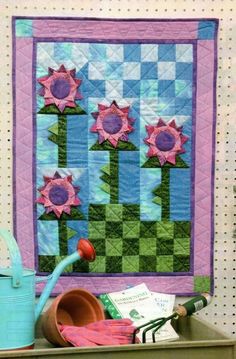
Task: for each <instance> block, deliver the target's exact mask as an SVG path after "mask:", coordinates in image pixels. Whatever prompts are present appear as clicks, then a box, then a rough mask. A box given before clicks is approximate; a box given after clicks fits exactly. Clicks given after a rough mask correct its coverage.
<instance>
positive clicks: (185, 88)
mask: <svg viewBox="0 0 236 359" xmlns="http://www.w3.org/2000/svg"><path fill="white" fill-rule="evenodd" d="M175 96H176V97H185V98H191V97H192V82H191V81H188V80H175Z"/></svg>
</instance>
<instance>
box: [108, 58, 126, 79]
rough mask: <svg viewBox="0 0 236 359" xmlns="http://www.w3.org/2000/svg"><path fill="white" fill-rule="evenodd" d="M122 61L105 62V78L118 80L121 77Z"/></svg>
mask: <svg viewBox="0 0 236 359" xmlns="http://www.w3.org/2000/svg"><path fill="white" fill-rule="evenodd" d="M122 73H123V66H122V62H108V63H107V64H106V78H107V79H111V80H119V79H121V77H122Z"/></svg>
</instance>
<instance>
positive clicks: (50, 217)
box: [39, 207, 85, 221]
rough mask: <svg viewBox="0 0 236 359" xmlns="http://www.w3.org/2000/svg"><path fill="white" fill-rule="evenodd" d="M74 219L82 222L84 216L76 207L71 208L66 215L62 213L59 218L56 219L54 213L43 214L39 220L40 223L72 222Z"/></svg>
mask: <svg viewBox="0 0 236 359" xmlns="http://www.w3.org/2000/svg"><path fill="white" fill-rule="evenodd" d="M74 219H77V220H84V219H85V216H84V215H83V213H81V212H80V210H79V208H78V207H71V211H70V214H67V213H64V212H63V213H62V215H61V217H60V218H57V216H56V215H55V213H54V212H51V213H46V212H45V213H43V214H42V215H41V216H40V217H39V220H41V221H60V220H63V221H72V220H74Z"/></svg>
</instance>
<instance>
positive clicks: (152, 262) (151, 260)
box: [139, 256, 157, 272]
mask: <svg viewBox="0 0 236 359" xmlns="http://www.w3.org/2000/svg"><path fill="white" fill-rule="evenodd" d="M156 263H157V257H156V256H139V271H140V272H147V268H148V272H156Z"/></svg>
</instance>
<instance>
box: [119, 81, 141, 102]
mask: <svg viewBox="0 0 236 359" xmlns="http://www.w3.org/2000/svg"><path fill="white" fill-rule="evenodd" d="M139 94H140V82H139V81H137V80H124V81H123V95H124V97H125V98H126V97H139Z"/></svg>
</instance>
